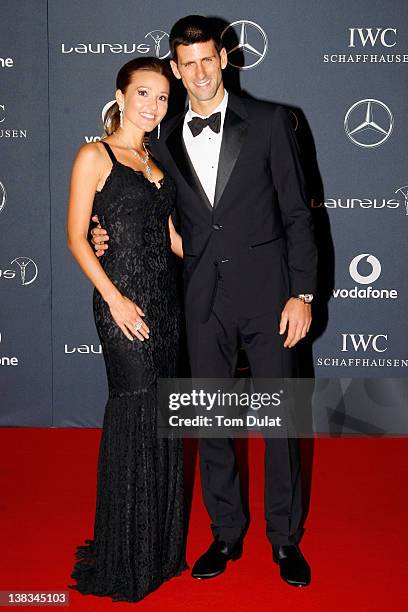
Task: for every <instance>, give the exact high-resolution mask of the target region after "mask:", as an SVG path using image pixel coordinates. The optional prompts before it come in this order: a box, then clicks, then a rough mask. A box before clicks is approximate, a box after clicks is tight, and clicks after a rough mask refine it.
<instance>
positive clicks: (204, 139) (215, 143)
mask: <svg viewBox="0 0 408 612" xmlns="http://www.w3.org/2000/svg"><path fill="white" fill-rule="evenodd" d="M227 103H228V92H227V91H225V93H224V98H223V99H222V101H221V103H220V104H219V105H218V106H217V108H215V109H214V110H213V111H212V112H211V113H210V114H211V115H213V114H214V113H217V112H218V111H220V112H221V128H220V131H219V133H218V134H216V133H215V132H213V131H212V129H211V128H210V127H209V126H208V125H207V126H205V128H204V129H203V131H202V132H201V133H200V134H198V136H193V135H192V133H191V130H190V128H189V127H188V125H187V124H188V122H189V121H191V119H192V118H193V117H196V116H197V117H202V118H203V119H206V118H207V117H209V116H210V115H207V116H206V117H203V115H199V114H198V113H195V112H194V111H193V110H191V103H190V102H189V105H188V111H187V113H186V116H185V118H184V125H183V140H184V144H185V145H186V149H187V153H188V155H189V157H190V160H191V163H192V164H193V166H194V170H195V171H196V174H197V176H198V178H199V179H200V183H201V185H202V186H203V189H204V191H205V193H206V194H207V197H208V199H209V201H210V202H211V205H214V196H215V184H216V181H217V172H218V160H219V157H220V150H221V142H222V133H223V130H224V119H225V113H226V110H227Z"/></svg>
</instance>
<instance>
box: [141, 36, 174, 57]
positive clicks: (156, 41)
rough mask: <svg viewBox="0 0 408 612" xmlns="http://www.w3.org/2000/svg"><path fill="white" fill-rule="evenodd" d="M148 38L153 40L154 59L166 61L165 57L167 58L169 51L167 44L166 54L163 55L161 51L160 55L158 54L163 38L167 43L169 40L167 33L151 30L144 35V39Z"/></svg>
mask: <svg viewBox="0 0 408 612" xmlns="http://www.w3.org/2000/svg"><path fill="white" fill-rule="evenodd" d="M148 36H150V38H153V40H154V53H155V55H156V57H158V58H159V59H166V57H169V55H170V49H169V48H168V44H167V53H165V54H164V55H163V51H162V54H160V52H161V45H162V40H163V38H164V39H166V40H167V43H168V40H169V35H168V34H167V32H163V30H152V31H151V32H148V33H147V34H146V36H145V38H147V37H148Z"/></svg>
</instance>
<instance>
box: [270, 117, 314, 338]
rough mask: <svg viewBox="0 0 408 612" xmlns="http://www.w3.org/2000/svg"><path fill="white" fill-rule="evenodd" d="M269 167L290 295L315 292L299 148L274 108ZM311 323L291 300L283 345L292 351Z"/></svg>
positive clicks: (307, 313) (282, 324)
mask: <svg viewBox="0 0 408 612" xmlns="http://www.w3.org/2000/svg"><path fill="white" fill-rule="evenodd" d="M270 165H271V172H272V180H273V183H274V187H275V189H276V192H277V195H278V201H279V208H280V211H281V216H282V222H283V226H284V230H285V235H286V243H287V250H288V267H289V279H290V292H291V295H292V296H295V295H298V294H307V293H312V294H315V293H316V282H317V248H316V244H315V238H314V231H313V221H312V215H311V212H310V210H309V207H308V204H307V199H306V184H305V178H304V175H303V170H302V166H301V162H300V154H299V146H298V143H297V140H296V136H295V132H294V129H293V126H292V124H291V121H290V119H289V116H288V113H287V111H286V110H285V109H284V108H283V107H282V106H278V107H277V108H276V109H275V112H274V115H273V118H272V125H271V136H270ZM311 321H312V315H311V306H310V304H305V303H304V302H303V301H302V300H300V299H298V298H295V297H292V298H290V299H289V300H288V301H287V303H286V305H285V308H284V309H283V311H282V315H281V321H280V328H279V333H280V334H284V333H285V330H286V329H287V328H288V335H287V338H286V340H285V343H284V346H285V347H288V348H292V347H293V346H295V344H297V342H298V341H299V340H300V339H302V338H304V337H305V335H306V334H307V332H308V331H309V329H310V325H311Z"/></svg>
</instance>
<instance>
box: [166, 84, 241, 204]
mask: <svg viewBox="0 0 408 612" xmlns="http://www.w3.org/2000/svg"><path fill="white" fill-rule="evenodd" d="M184 117H185V113H183V114H182V115H180V117H179V118H178V120H177V121H176V124H175V126H174V127H173V129H172V130H171V132H170V134H169V136H168V137H167V140H166V144H167V148H168V150H169V152H170V154H171V156H172V157H173V160H174V162H175V163H176V165H177V167H178V169H179V171H180V172H181V174H182V176H183V178H184V180H185V181H186V182H187V184H188V185H189V186H190V187H191V188H192V190H193V191H194V192H195V193H196V195H197V196H198V197H199V198H200V199H201V200H202V201H203V202H204V204H205V205H206V207H207V208H209V210H211V211H213V210H214V209H215V208H216V206H217V205H218V203H219V201H220V200H221V197H222V195H223V193H224V191H225V188H226V186H227V184H228V181H229V179H230V176H231V173H232V171H233V169H234V166H235V163H236V161H237V159H238V156H239V154H240V152H241V149H242V146H243V143H244V137H245V134H246V131H247V129H248V123H247V122H246V121H245V118H246V117H247V111H246V108H245V104H244V102H243V100H242V99H241V98H240V97H238V96H236V95H234V94H233V93H231V92H230V93H229V94H228V105H227V111H226V113H225V119H224V127H223V134H222V143H221V150H220V157H219V162H218V172H217V181H216V186H215V198H214V206H212V205H211V202H210V201H209V199H208V197H207V194H206V193H205V191H204V189H203V186H202V184H201V182H200V179H199V178H198V176H197V173H196V171H195V170H194V166H193V164H192V163H191V159H190V157H189V155H188V152H187V149H186V146H185V144H184V140H183V124H184Z"/></svg>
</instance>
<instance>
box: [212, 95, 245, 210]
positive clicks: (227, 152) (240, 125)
mask: <svg viewBox="0 0 408 612" xmlns="http://www.w3.org/2000/svg"><path fill="white" fill-rule="evenodd" d="M231 95H232V94H229V98H230V97H231ZM237 101H238V102H237ZM239 102H240V99H239V98H237V97H236V96H233V97H232V100H231V102H230V99H229V100H228V106H227V112H226V113H225V119H224V129H223V134H222V143H221V150H220V158H219V162H218V172H217V182H216V185H215V198H214V208H216V206H217V205H218V203H219V201H220V199H221V197H222V194H223V193H224V190H225V188H226V186H227V183H228V181H229V178H230V176H231V173H232V171H233V169H234V166H235V163H236V161H237V159H238V155H239V154H240V151H241V148H242V145H243V142H244V136H245V133H246V131H247V128H248V124H247V122H246V121H245V120H244V119H242V117H241V116H240V114H241V113H240V114H238V113H237V112H235V108H236V107H237V106H238V107H239V106H240V104H239ZM233 109H234V110H233ZM239 110H241V109H239Z"/></svg>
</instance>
